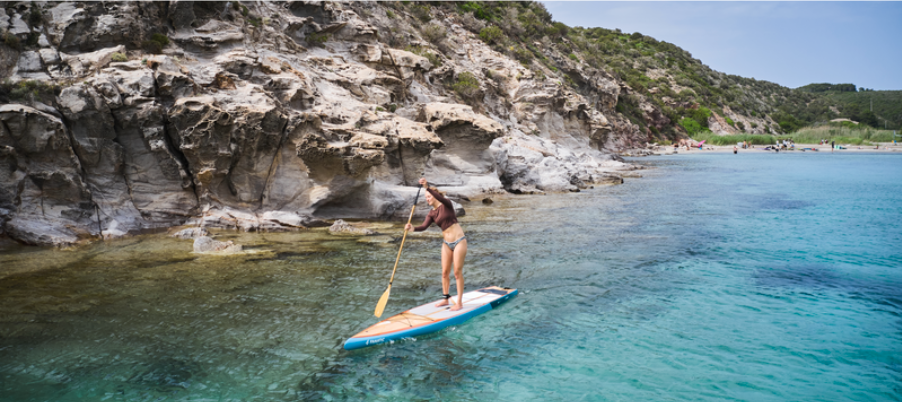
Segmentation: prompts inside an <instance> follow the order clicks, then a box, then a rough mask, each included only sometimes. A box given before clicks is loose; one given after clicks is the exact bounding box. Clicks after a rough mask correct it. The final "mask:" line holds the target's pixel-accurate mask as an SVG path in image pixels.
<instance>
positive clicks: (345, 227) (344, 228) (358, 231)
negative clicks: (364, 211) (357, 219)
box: [329, 219, 376, 236]
mask: <svg viewBox="0 0 902 402" xmlns="http://www.w3.org/2000/svg"><path fill="white" fill-rule="evenodd" d="M329 233H331V234H336V235H337V234H344V235H357V236H367V235H373V234H376V232H374V231H372V230H370V229H367V228H360V227H356V226H353V225H351V224H350V223H347V222H345V221H344V220H341V219H339V220H336V221H335V223H333V224H332V226H330V227H329Z"/></svg>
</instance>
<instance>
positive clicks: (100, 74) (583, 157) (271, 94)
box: [0, 1, 646, 244]
mask: <svg viewBox="0 0 902 402" xmlns="http://www.w3.org/2000/svg"><path fill="white" fill-rule="evenodd" d="M5 4H6V6H5V7H6V8H5V9H6V10H16V13H17V14H16V15H14V16H13V19H12V21H14V24H12V25H10V23H9V22H4V23H5V24H6V25H5V26H4V27H0V28H3V29H7V30H8V32H9V33H10V34H12V35H18V36H20V37H21V38H22V39H23V40H26V39H27V38H29V37H32V36H35V37H38V38H39V40H37V42H36V43H34V44H28V45H26V46H24V47H22V48H21V49H18V48H14V47H11V46H9V45H7V44H0V73H3V75H4V76H9V77H10V79H11V82H13V83H14V84H16V85H19V86H22V87H23V88H24V87H25V86H27V85H32V86H34V87H35V88H36V89H35V90H34V91H32V92H29V93H28V94H26V95H25V96H23V97H19V98H17V99H15V100H14V102H15V103H14V104H7V105H2V106H0V123H2V124H0V227H2V232H3V233H5V234H6V235H8V236H10V237H12V238H14V239H16V240H18V241H20V242H24V243H29V244H71V243H77V242H79V241H80V240H84V239H88V238H92V237H97V236H104V237H118V236H123V235H126V234H127V233H130V232H135V231H138V230H144V229H156V228H164V227H170V226H173V225H179V224H185V223H188V224H194V223H201V224H202V226H203V227H215V228H232V229H239V230H293V229H298V228H304V227H310V226H322V225H323V224H325V223H324V222H323V219H335V218H360V219H393V218H399V217H406V214H407V211H408V208H409V206H410V205H411V203H412V202H413V200H414V197H415V194H416V191H417V189H416V188H415V187H413V185H414V184H415V183H416V180H417V178H419V177H421V176H423V175H425V177H427V178H428V179H429V181H430V182H431V183H432V184H434V185H436V186H438V187H440V188H442V189H443V190H445V191H447V192H448V194H449V196H451V197H452V198H455V199H458V200H464V199H468V198H469V197H474V196H478V195H481V194H492V193H499V192H504V191H510V192H516V193H541V192H547V191H574V190H577V189H580V188H586V187H588V186H590V185H593V184H595V183H615V182H621V181H622V179H620V177H619V176H618V172H621V171H624V170H629V169H630V166H628V165H626V164H624V163H622V162H620V161H619V158H617V157H616V156H612V153H611V152H612V151H614V150H617V149H620V148H624V147H630V146H635V145H636V144H639V143H640V142H641V141H643V140H644V139H645V138H646V136H645V134H643V133H640V132H639V130H638V129H637V127H636V126H633V125H632V124H631V123H630V122H629V121H628V120H626V119H624V118H622V117H621V116H619V115H618V114H617V113H616V112H614V108H615V107H616V103H617V99H618V97H619V96H620V94H621V91H623V89H622V88H621V87H622V85H621V84H619V83H618V82H617V80H616V79H614V78H613V77H612V76H610V75H608V74H607V73H605V72H604V71H600V70H592V69H588V70H586V69H581V68H579V66H577V65H576V64H573V65H572V66H570V67H569V70H567V71H568V74H570V76H572V77H573V78H574V79H575V80H576V81H578V83H579V85H580V86H581V87H583V88H585V91H584V92H585V93H584V94H581V93H578V92H577V91H575V90H574V89H573V88H572V87H569V86H564V85H561V84H560V83H557V82H552V81H550V80H546V79H545V78H544V77H540V76H538V75H537V72H536V71H533V70H531V69H528V68H526V67H524V66H523V65H522V64H521V63H520V62H518V61H516V60H513V59H511V58H509V57H507V56H505V55H503V54H500V53H498V52H496V51H494V50H492V49H491V48H490V47H489V46H488V45H486V43H484V42H483V41H482V40H480V39H479V38H478V37H476V36H475V35H474V34H473V33H472V32H470V31H468V30H467V29H464V28H463V27H462V26H461V23H460V18H461V17H460V16H458V15H452V14H447V15H445V14H443V15H436V16H434V23H436V24H439V25H441V26H442V27H445V29H446V30H447V31H446V38H445V39H444V40H442V41H441V42H440V43H438V44H436V43H432V42H429V41H426V40H424V39H423V38H420V37H417V36H416V35H417V32H419V31H418V30H417V29H414V27H413V25H414V24H416V20H415V19H412V18H411V17H409V16H404V18H402V17H398V16H396V17H394V18H393V17H389V14H388V12H389V10H387V9H386V8H385V6H384V5H383V4H380V3H320V2H288V3H250V2H247V3H237V2H194V3H192V2H182V1H172V2H148V3H144V2H137V3H110V2H105V3H73V2H63V3H46V4H45V3H41V4H38V5H34V6H32V7H40V9H39V11H40V15H41V18H40V21H39V22H31V23H25V22H23V21H22V19H21V18H18V17H16V16H18V15H19V14H20V13H24V12H25V10H24V8H23V7H25V6H24V5H23V6H19V5H10V4H11V3H5ZM16 4H24V3H16ZM263 16H266V17H263ZM4 21H5V20H4ZM399 28H400V29H401V30H402V31H403V32H406V33H408V35H410V37H408V38H406V41H407V43H408V45H407V46H406V47H405V49H400V48H397V47H393V46H391V45H390V44H389V42H390V41H389V40H388V39H386V38H391V37H392V35H393V32H395V31H397V30H398V29H399ZM154 34H156V36H154ZM161 37H162V38H163V39H166V40H165V41H164V40H162V39H160V38H161ZM154 40H156V42H155V41H154ZM164 42H166V43H164ZM154 43H156V45H154ZM154 46H157V47H158V48H159V49H161V54H153V53H152V52H149V51H148V49H151V50H153V47H154ZM415 52H416V53H415ZM427 56H428V57H427ZM471 77H472V78H473V79H475V82H476V84H474V85H475V87H470V88H468V89H467V88H464V89H461V88H460V87H455V86H454V85H452V84H453V83H459V82H462V81H464V80H466V79H470V78H471ZM27 83H31V84H27ZM54 88H56V89H55V90H54ZM461 212H462V211H461ZM423 214H425V208H421V209H420V211H418V214H417V215H418V216H419V217H422V216H423ZM198 220H201V221H202V222H198Z"/></svg>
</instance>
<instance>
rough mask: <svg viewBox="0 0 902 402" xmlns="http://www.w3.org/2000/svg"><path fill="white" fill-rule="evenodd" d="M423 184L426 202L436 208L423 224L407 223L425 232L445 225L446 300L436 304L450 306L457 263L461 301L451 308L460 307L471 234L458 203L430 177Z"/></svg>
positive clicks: (444, 266)
mask: <svg viewBox="0 0 902 402" xmlns="http://www.w3.org/2000/svg"><path fill="white" fill-rule="evenodd" d="M419 183H420V185H422V186H423V188H425V189H426V203H427V204H429V206H431V207H432V210H431V211H429V213H428V214H427V215H426V220H424V221H423V224H422V225H420V226H417V227H413V225H411V224H409V223H408V224H407V226H406V227H405V229H406V230H413V231H415V232H422V231H424V230H426V228H428V227H429V225H431V224H432V223H433V222H435V224H436V225H438V226H439V227H440V228H442V236H443V237H444V243H445V244H443V245H442V291H443V292H444V296H445V299H444V300H442V301H440V302H438V303H436V307H440V306H447V305H448V304H449V303H448V299H450V298H451V295H450V294H449V291H450V288H451V277H450V275H451V265H452V264H454V279H456V280H457V303H454V305H453V306H451V311H457V310H460V309H461V308H462V307H463V297H464V259H465V258H467V236H466V235H464V230H463V229H462V228H461V227H460V224H458V223H457V215H455V214H454V206H453V205H452V204H451V200H449V199H447V198H445V196H444V195H443V194H442V193H441V192H439V191H438V189H436V188H435V187H429V185H428V183H427V182H426V179H424V178H421V179H420V181H419Z"/></svg>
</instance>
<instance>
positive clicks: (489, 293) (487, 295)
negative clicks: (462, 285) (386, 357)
mask: <svg viewBox="0 0 902 402" xmlns="http://www.w3.org/2000/svg"><path fill="white" fill-rule="evenodd" d="M516 295H517V289H510V288H502V287H498V286H492V287H487V288H482V289H479V290H474V291H472V292H467V293H464V297H463V300H464V307H463V308H462V309H460V310H457V311H451V306H450V305H449V306H442V307H435V304H436V303H438V302H439V300H436V301H434V302H431V303H428V304H424V305H422V306H419V307H415V308H412V309H410V310H407V311H405V312H403V313H401V314H398V315H395V316H392V317H390V318H388V319H386V320H383V321H379V322H377V323H375V324H373V326H371V327H369V328H367V329H365V330H363V331H361V332H360V333H358V334H357V335H354V336H352V337H351V338H350V339H348V340H347V341H345V349H347V350H352V349H360V348H365V347H367V346H373V345H378V344H380V343H384V342H388V341H393V340H396V339H401V338H410V337H414V336H418V335H424V334H429V333H432V332H436V331H439V330H441V329H444V328H446V327H448V326H451V325H456V324H460V323H462V322H464V321H467V320H469V319H471V318H473V317H476V316H477V315H480V314H482V313H485V312H486V311H489V310H491V309H493V308H495V307H497V306H498V305H500V304H501V303H504V302H506V301H508V300H510V299H511V298H512V297H514V296H516Z"/></svg>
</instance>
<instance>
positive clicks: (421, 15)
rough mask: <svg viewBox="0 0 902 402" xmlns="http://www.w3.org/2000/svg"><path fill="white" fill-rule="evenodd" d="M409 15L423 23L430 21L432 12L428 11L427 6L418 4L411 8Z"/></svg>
mask: <svg viewBox="0 0 902 402" xmlns="http://www.w3.org/2000/svg"><path fill="white" fill-rule="evenodd" d="M410 13H411V14H413V16H414V17H417V19H418V20H420V21H423V22H429V21H432V12H431V11H429V6H427V5H425V4H419V5H415V6H413V8H411V10H410Z"/></svg>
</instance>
